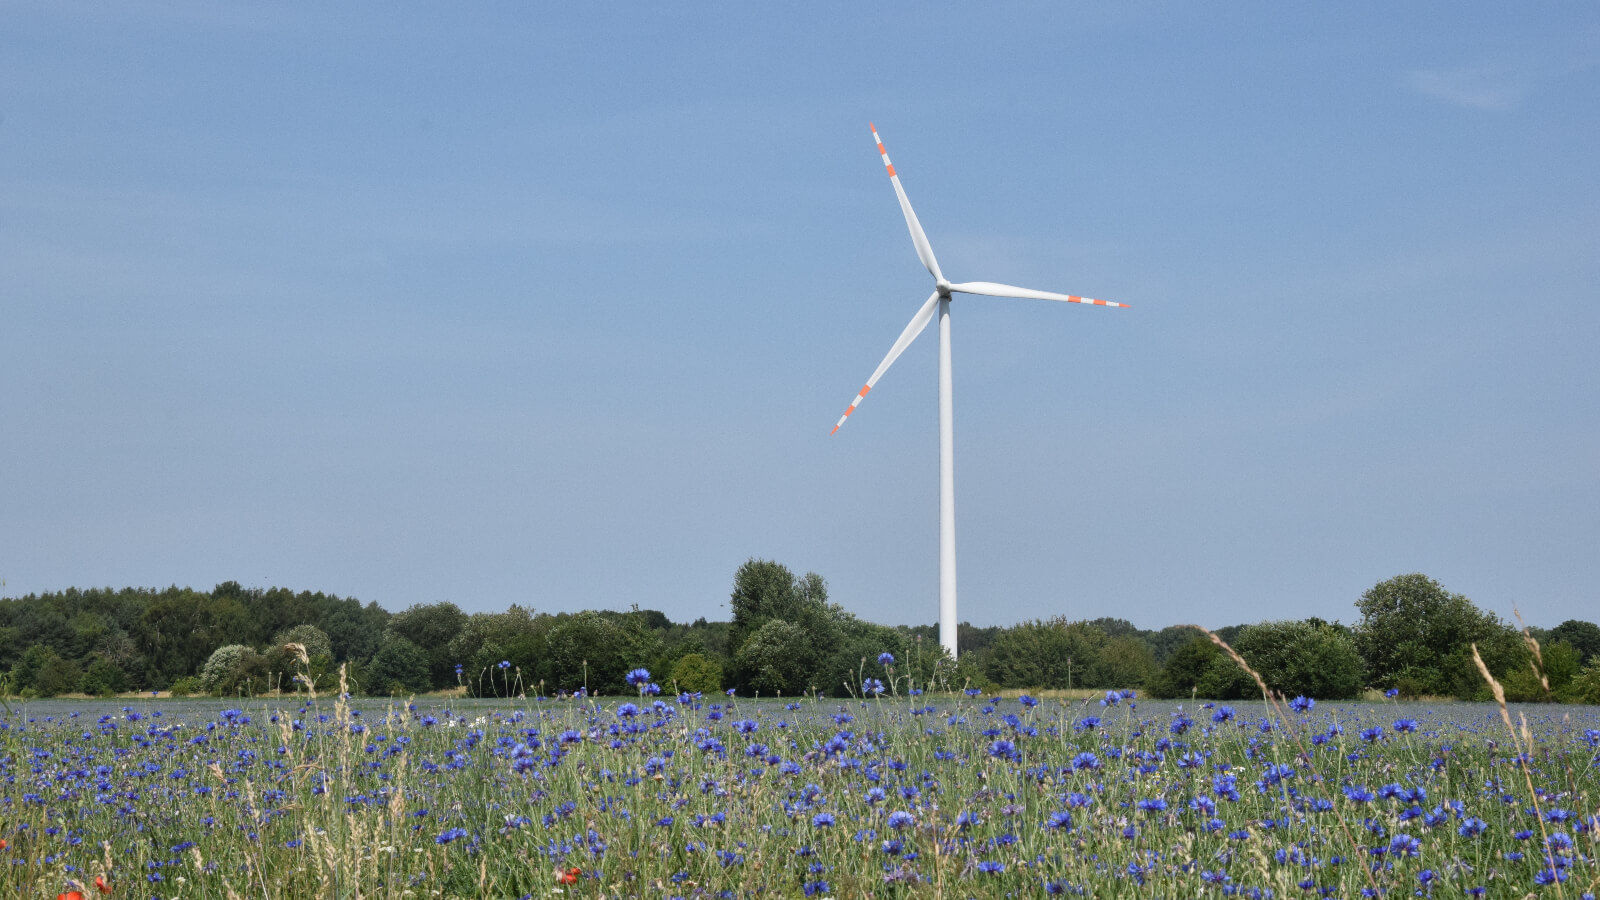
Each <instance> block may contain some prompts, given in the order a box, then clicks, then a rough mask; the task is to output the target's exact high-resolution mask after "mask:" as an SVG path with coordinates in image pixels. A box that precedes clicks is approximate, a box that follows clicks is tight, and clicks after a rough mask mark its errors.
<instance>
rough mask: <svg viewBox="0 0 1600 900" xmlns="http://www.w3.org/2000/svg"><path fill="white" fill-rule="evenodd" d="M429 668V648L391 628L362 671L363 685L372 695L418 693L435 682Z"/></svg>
mask: <svg viewBox="0 0 1600 900" xmlns="http://www.w3.org/2000/svg"><path fill="white" fill-rule="evenodd" d="M428 669H429V659H428V653H427V651H425V650H423V649H422V648H421V647H418V646H417V645H416V644H415V643H413V642H412V641H411V640H410V639H408V638H406V637H405V636H404V635H402V634H399V633H398V632H393V631H391V632H390V633H388V634H387V635H385V636H384V638H383V643H382V644H380V645H379V646H378V652H377V653H375V654H373V657H372V662H371V663H370V664H368V665H367V667H366V669H365V671H364V672H363V675H364V676H365V679H366V684H365V685H364V687H365V690H366V692H367V693H368V694H371V695H373V696H385V695H405V694H419V693H422V692H423V691H426V690H428V689H429V688H430V687H431V686H432V679H431V677H430V675H429V671H428Z"/></svg>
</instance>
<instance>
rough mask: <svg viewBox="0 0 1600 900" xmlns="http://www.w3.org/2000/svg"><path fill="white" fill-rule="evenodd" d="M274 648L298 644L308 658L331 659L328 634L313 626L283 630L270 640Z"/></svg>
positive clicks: (331, 644)
mask: <svg viewBox="0 0 1600 900" xmlns="http://www.w3.org/2000/svg"><path fill="white" fill-rule="evenodd" d="M272 644H273V646H274V648H282V647H284V646H286V645H288V644H299V645H300V646H302V647H304V648H305V649H306V655H307V656H310V657H318V656H326V657H328V658H329V659H332V658H333V640H332V639H331V638H329V637H328V633H327V632H326V631H323V630H322V629H321V628H318V627H317V626H315V625H296V626H294V627H293V628H285V629H284V630H283V631H280V632H278V633H277V634H276V635H274V636H273V638H272Z"/></svg>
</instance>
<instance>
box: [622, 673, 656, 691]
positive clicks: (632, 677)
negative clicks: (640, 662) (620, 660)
mask: <svg viewBox="0 0 1600 900" xmlns="http://www.w3.org/2000/svg"><path fill="white" fill-rule="evenodd" d="M623 680H625V681H627V682H628V683H629V684H631V685H633V686H634V687H642V686H644V685H646V684H649V683H650V670H649V669H634V670H633V671H631V672H629V673H628V674H627V675H626V676H624V678H623Z"/></svg>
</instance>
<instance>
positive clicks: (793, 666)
mask: <svg viewBox="0 0 1600 900" xmlns="http://www.w3.org/2000/svg"><path fill="white" fill-rule="evenodd" d="M813 656H814V654H813V653H812V647H811V640H810V638H809V637H808V636H807V634H806V632H805V630H804V629H803V628H801V627H800V626H798V625H795V624H793V623H791V622H785V621H783V620H782V619H767V620H766V621H765V622H763V623H761V626H760V627H759V628H757V629H756V630H755V632H754V633H753V634H751V635H749V636H748V637H747V638H745V639H744V641H743V642H741V643H740V645H739V652H738V653H737V654H736V655H735V656H734V664H735V666H736V667H737V668H738V670H739V672H740V675H741V678H742V680H743V682H744V688H745V690H747V691H750V692H752V693H756V694H760V695H763V696H768V697H770V696H774V695H776V694H783V695H786V696H791V697H792V696H795V695H797V694H803V693H805V692H806V690H808V689H809V688H811V687H812V686H813V685H812V683H811V682H810V678H811V675H812V674H813V671H812V667H811V666H808V665H807V661H808V660H810V659H812V658H813Z"/></svg>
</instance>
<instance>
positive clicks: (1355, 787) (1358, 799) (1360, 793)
mask: <svg viewBox="0 0 1600 900" xmlns="http://www.w3.org/2000/svg"><path fill="white" fill-rule="evenodd" d="M1344 795H1345V796H1346V797H1348V798H1349V799H1350V801H1351V802H1352V803H1371V802H1372V800H1373V794H1372V792H1371V791H1369V790H1367V789H1366V788H1365V787H1363V786H1361V785H1359V784H1350V785H1345V788H1344Z"/></svg>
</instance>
